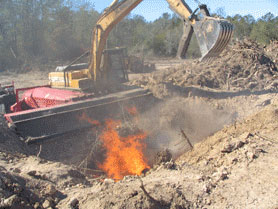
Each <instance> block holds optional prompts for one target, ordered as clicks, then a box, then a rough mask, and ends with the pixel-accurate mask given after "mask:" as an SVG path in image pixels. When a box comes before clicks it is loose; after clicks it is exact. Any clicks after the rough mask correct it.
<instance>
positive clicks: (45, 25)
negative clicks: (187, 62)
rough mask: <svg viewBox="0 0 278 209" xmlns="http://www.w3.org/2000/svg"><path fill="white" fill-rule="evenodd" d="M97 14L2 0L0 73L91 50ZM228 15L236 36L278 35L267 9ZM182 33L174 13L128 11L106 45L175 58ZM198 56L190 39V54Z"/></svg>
mask: <svg viewBox="0 0 278 209" xmlns="http://www.w3.org/2000/svg"><path fill="white" fill-rule="evenodd" d="M215 15H221V14H215ZM99 16H100V14H99V12H97V11H96V10H95V9H94V6H93V5H92V4H90V3H88V1H86V0H83V1H76V0H66V1H65V0H0V72H1V71H4V70H6V69H11V68H20V67H22V66H24V65H26V64H47V63H53V62H56V61H60V62H65V63H66V62H68V61H70V60H72V59H74V58H75V57H78V56H79V55H80V54H82V53H83V52H85V51H87V50H88V49H90V46H91V33H92V28H93V27H94V25H95V24H96V21H97V19H98V17H99ZM226 18H227V19H228V20H229V21H231V22H232V23H233V24H234V25H235V33H234V39H243V38H244V37H249V38H251V39H254V40H256V41H258V42H259V43H262V44H268V43H269V42H270V41H271V40H278V17H275V16H274V15H273V14H271V13H268V14H266V15H264V16H263V17H261V18H259V19H257V20H256V19H255V18H254V17H252V16H251V15H246V16H241V15H235V16H232V17H231V16H228V17H226ZM182 32H183V21H182V20H181V19H180V18H179V17H178V16H177V15H175V14H173V15H170V14H168V13H164V14H163V15H162V16H161V17H159V18H158V19H157V20H155V21H153V22H149V21H146V20H145V19H144V17H142V16H139V15H133V16H131V15H129V16H128V17H126V18H125V19H124V20H123V21H121V22H120V23H119V24H118V25H117V26H116V27H115V28H114V29H113V30H112V32H111V34H110V36H109V39H108V41H107V47H108V48H113V47H116V46H123V47H127V48H128V52H129V53H130V54H135V55H139V56H146V55H147V56H163V57H174V56H175V54H176V52H177V48H178V43H179V39H180V37H181V35H182ZM199 55H200V52H199V50H198V44H197V41H196V39H195V38H193V40H192V41H191V45H190V48H189V51H188V57H197V56H199Z"/></svg>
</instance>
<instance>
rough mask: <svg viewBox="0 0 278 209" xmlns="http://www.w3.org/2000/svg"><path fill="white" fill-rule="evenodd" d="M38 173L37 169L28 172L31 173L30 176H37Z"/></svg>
mask: <svg viewBox="0 0 278 209" xmlns="http://www.w3.org/2000/svg"><path fill="white" fill-rule="evenodd" d="M36 173H37V171H29V172H28V173H27V174H28V175H29V176H33V177H34V176H36Z"/></svg>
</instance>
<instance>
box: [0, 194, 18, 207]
mask: <svg viewBox="0 0 278 209" xmlns="http://www.w3.org/2000/svg"><path fill="white" fill-rule="evenodd" d="M17 202H19V197H18V196H17V195H16V194H14V195H12V196H10V197H9V198H7V199H5V200H4V202H3V203H4V205H5V206H6V207H12V206H13V205H14V204H15V203H17Z"/></svg>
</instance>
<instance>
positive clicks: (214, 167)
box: [58, 104, 278, 208]
mask: <svg viewBox="0 0 278 209" xmlns="http://www.w3.org/2000/svg"><path fill="white" fill-rule="evenodd" d="M277 128H278V106H277V104H272V105H269V106H267V107H266V108H265V109H264V110H262V111H261V112H259V113H257V114H254V115H252V116H251V117H248V118H247V119H246V120H245V121H243V122H236V123H235V124H233V125H231V126H228V127H226V128H224V129H223V130H221V131H219V132H217V133H216V134H214V135H213V136H211V137H209V138H207V139H206V140H204V141H203V142H201V143H199V144H195V145H194V147H193V149H192V150H191V151H189V152H187V153H185V154H184V155H183V156H181V157H180V158H179V160H178V161H176V163H174V162H173V161H170V162H162V163H161V164H160V165H159V166H156V167H154V168H152V169H151V170H150V171H148V172H147V173H146V176H140V177H134V176H126V177H125V178H124V179H123V180H121V181H118V182H114V181H113V180H111V179H105V180H104V182H96V183H95V184H94V185H93V186H92V187H91V188H85V189H81V190H80V189H79V190H72V191H71V193H70V194H69V196H68V197H67V198H66V199H64V200H62V201H61V202H60V203H59V205H58V207H60V208H64V207H65V206H66V205H68V204H69V202H70V200H71V199H72V198H76V199H78V200H79V203H80V208H91V207H92V205H93V206H94V207H95V208H276V207H277V203H278V202H277V196H276V194H277V188H278V183H277V182H278V179H277V176H278V164H277V149H278V141H277V138H278V137H277V136H278V135H277V133H278V132H277Z"/></svg>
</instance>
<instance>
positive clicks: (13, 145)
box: [0, 114, 30, 154]
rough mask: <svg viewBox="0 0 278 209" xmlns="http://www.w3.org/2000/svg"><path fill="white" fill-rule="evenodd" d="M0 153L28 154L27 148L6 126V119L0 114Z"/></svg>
mask: <svg viewBox="0 0 278 209" xmlns="http://www.w3.org/2000/svg"><path fill="white" fill-rule="evenodd" d="M0 152H9V153H19V154H30V149H29V147H28V146H27V145H26V144H25V143H24V142H23V141H22V140H21V139H20V137H19V136H17V135H16V134H15V132H13V131H11V129H10V128H9V127H8V126H7V122H6V119H5V118H4V116H3V115H1V114H0Z"/></svg>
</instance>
